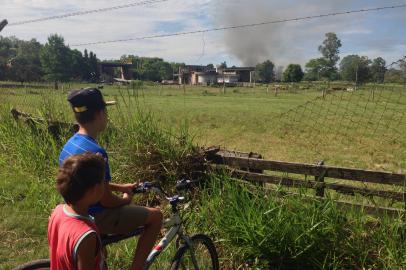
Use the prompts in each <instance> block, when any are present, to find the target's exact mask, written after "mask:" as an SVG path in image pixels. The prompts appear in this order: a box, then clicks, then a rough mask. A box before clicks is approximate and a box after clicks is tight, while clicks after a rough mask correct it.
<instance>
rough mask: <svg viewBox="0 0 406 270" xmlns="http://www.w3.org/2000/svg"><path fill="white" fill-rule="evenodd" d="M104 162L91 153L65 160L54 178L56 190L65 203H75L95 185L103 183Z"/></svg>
mask: <svg viewBox="0 0 406 270" xmlns="http://www.w3.org/2000/svg"><path fill="white" fill-rule="evenodd" d="M104 177H105V161H104V159H103V157H102V156H99V155H97V154H93V153H84V154H80V155H74V156H71V157H68V158H67V159H65V161H64V163H63V165H62V167H60V168H59V171H58V175H57V177H56V189H57V190H58V192H59V193H60V194H61V195H62V197H63V198H64V199H65V202H66V203H76V202H77V201H79V200H80V199H82V198H83V196H84V195H85V193H86V192H87V191H88V190H89V189H91V188H92V187H94V186H95V185H96V184H99V183H101V182H102V181H104Z"/></svg>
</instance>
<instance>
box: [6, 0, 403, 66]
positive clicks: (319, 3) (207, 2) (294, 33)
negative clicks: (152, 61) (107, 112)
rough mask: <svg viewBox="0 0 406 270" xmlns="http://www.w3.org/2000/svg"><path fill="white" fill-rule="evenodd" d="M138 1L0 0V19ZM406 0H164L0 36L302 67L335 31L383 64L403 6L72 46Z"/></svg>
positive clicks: (399, 33)
mask: <svg viewBox="0 0 406 270" xmlns="http://www.w3.org/2000/svg"><path fill="white" fill-rule="evenodd" d="M140 1H142V0H70V1H49V0H0V20H2V19H4V18H5V19H7V20H8V21H9V23H13V22H19V21H24V20H29V19H37V18H42V17H48V16H54V15H61V14H65V13H70V12H76V11H83V10H91V9H98V8H105V7H110V6H117V5H124V4H129V3H135V2H140ZM399 4H406V1H405V0H403V1H400V0H385V1H382V0H380V1H379V0H351V1H350V0H306V1H305V0H302V1H300V0H283V1H273V0H167V1H163V2H158V3H154V4H148V5H139V6H134V7H130V8H125V9H118V10H112V11H107V12H100V13H93V14H87V15H84V16H75V17H69V18H64V19H58V20H50V21H45V22H37V23H31V24H24V25H15V26H12V25H9V26H6V27H5V28H4V30H3V31H2V32H1V35H3V36H16V37H17V38H20V39H25V40H29V39H32V38H35V39H37V40H38V41H40V42H41V43H45V42H46V40H47V37H48V36H49V35H51V34H54V33H57V34H59V35H62V36H63V37H64V39H65V42H66V43H67V44H68V45H69V46H70V47H71V48H76V49H78V50H81V51H83V50H84V49H85V48H87V49H88V50H91V51H93V52H95V53H96V54H97V56H98V58H100V59H117V58H119V57H121V56H122V55H129V54H132V55H139V56H150V57H161V58H164V59H165V60H167V61H175V62H184V63H187V64H202V65H206V64H209V63H213V64H219V63H221V62H223V61H226V62H227V64H228V65H229V66H230V65H237V66H240V65H255V63H258V62H262V61H265V60H267V59H270V60H271V61H273V62H274V63H275V64H276V65H277V66H286V65H288V64H289V63H298V64H301V65H304V64H305V63H306V62H307V61H308V60H309V59H311V58H315V57H320V53H319V52H318V46H319V45H320V44H321V43H322V41H323V39H324V35H325V33H327V32H335V33H336V34H337V36H338V37H339V38H340V40H341V42H342V44H343V46H342V47H341V48H340V56H341V58H342V57H344V56H345V55H349V54H359V55H365V56H368V57H369V58H375V57H378V56H381V57H383V58H384V59H385V60H386V61H387V62H388V63H389V62H392V61H395V60H397V59H399V58H401V57H402V56H404V55H406V35H405V34H404V29H406V7H404V8H399V9H394V10H384V11H373V12H369V13H359V14H350V15H343V16H335V17H329V18H320V19H313V20H309V21H296V22H287V23H280V24H271V25H265V26H259V27H253V28H245V29H240V30H227V31H218V32H209V33H204V34H201V33H199V34H191V35H185V36H175V37H165V38H159V39H147V40H137V41H130V42H120V43H110V44H100V45H88V46H79V47H77V46H75V45H76V44H80V43H88V42H95V41H105V40H115V39H127V38H134V37H142V36H150V35H157V34H170V33H174V32H183V31H193V30H200V29H208V28H214V27H224V26H230V25H241V24H249V23H258V22H263V21H273V20H279V19H289V18H295V17H304V16H311V15H319V14H325V13H331V12H340V11H346V10H354V9H361V8H374V7H380V6H392V5H399Z"/></svg>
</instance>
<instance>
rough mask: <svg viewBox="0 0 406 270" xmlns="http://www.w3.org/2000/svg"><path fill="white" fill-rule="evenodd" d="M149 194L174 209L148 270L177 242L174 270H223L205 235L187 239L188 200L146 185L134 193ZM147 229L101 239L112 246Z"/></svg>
mask: <svg viewBox="0 0 406 270" xmlns="http://www.w3.org/2000/svg"><path fill="white" fill-rule="evenodd" d="M197 182H198V181H190V180H181V181H178V182H177V183H176V190H177V191H182V190H186V189H190V188H191V187H192V186H193V185H194V184H196V183H197ZM149 190H152V191H154V192H155V193H157V194H158V195H159V196H160V197H161V198H162V199H165V200H167V201H168V202H169V204H170V205H171V216H170V218H168V219H166V220H165V221H164V224H163V228H165V229H167V230H168V231H167V232H166V234H165V235H164V237H163V238H162V239H161V240H160V241H159V243H158V244H157V245H156V246H155V247H154V248H153V250H152V251H151V253H150V254H149V256H148V258H147V262H146V265H145V270H148V269H149V268H150V267H151V265H152V264H153V263H154V261H155V259H156V258H157V257H158V256H159V255H160V254H161V253H162V252H163V251H165V249H166V248H167V247H168V246H169V244H170V243H171V242H172V241H173V240H174V239H175V238H176V242H175V243H176V247H177V251H176V253H175V256H174V258H173V260H172V263H171V270H176V269H182V270H189V269H193V270H206V269H207V270H209V269H211V270H219V269H220V266H219V260H218V254H217V250H216V247H215V245H214V243H213V241H212V240H211V239H210V238H209V237H208V236H207V235H205V234H194V235H187V234H185V233H184V231H183V228H182V224H183V221H182V218H181V216H180V213H179V205H180V204H181V203H183V202H185V198H184V197H182V196H179V195H175V196H172V197H170V196H168V194H167V193H166V192H165V191H164V190H163V189H162V187H161V186H160V185H159V184H158V183H152V182H144V183H142V184H140V185H139V186H138V187H137V188H135V189H134V190H133V192H134V193H145V192H147V191H149ZM142 231H143V228H142V227H139V228H137V229H136V230H134V231H133V232H131V233H129V234H125V235H103V236H102V237H101V241H102V245H103V246H106V245H110V244H113V243H117V242H120V241H122V240H124V239H128V238H131V237H135V236H138V235H140V234H141V233H142ZM49 267H50V260H49V259H42V260H36V261H32V262H29V263H27V264H24V265H20V266H18V267H16V268H14V269H13V270H40V269H43V270H45V269H49Z"/></svg>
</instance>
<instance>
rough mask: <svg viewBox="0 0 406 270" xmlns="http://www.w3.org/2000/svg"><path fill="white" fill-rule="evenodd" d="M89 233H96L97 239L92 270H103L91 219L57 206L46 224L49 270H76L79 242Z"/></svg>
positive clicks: (94, 225)
mask: <svg viewBox="0 0 406 270" xmlns="http://www.w3.org/2000/svg"><path fill="white" fill-rule="evenodd" d="M91 233H96V234H97V239H99V245H98V251H97V254H95V258H96V264H95V266H94V269H104V259H103V255H102V252H101V242H100V238H99V232H98V230H97V227H96V224H95V223H94V221H93V218H92V217H91V216H80V215H76V214H73V213H70V212H68V211H67V209H66V208H65V205H58V206H57V207H56V208H55V209H54V211H53V213H52V215H51V217H50V218H49V223H48V244H49V253H50V258H51V270H76V269H77V266H76V261H77V250H78V247H79V245H80V243H81V241H82V240H83V239H84V238H85V237H86V236H88V235H89V234H91Z"/></svg>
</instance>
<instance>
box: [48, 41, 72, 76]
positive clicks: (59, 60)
mask: <svg viewBox="0 0 406 270" xmlns="http://www.w3.org/2000/svg"><path fill="white" fill-rule="evenodd" d="M40 58H41V64H42V68H43V71H44V73H45V78H46V79H47V80H51V81H55V82H58V81H67V80H69V79H70V75H71V70H72V62H71V59H72V58H71V53H70V49H69V47H67V46H66V45H65V42H64V39H63V37H62V36H58V35H57V34H55V35H51V36H50V37H49V38H48V42H47V43H46V44H45V46H44V47H43V48H42V50H41V55H40Z"/></svg>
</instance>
